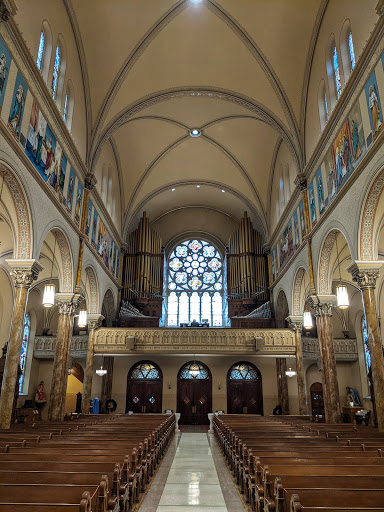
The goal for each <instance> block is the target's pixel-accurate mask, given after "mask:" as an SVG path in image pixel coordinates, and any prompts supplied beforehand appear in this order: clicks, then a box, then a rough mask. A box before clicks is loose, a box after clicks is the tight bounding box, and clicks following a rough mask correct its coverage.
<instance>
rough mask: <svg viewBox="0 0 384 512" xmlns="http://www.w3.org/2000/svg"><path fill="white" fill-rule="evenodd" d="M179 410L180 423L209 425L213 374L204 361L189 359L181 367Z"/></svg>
mask: <svg viewBox="0 0 384 512" xmlns="http://www.w3.org/2000/svg"><path fill="white" fill-rule="evenodd" d="M191 372H193V373H191ZM177 412H179V413H180V420H179V424H180V425H209V420H208V413H209V412H212V375H211V371H210V369H209V368H208V366H206V365H205V364H204V363H201V362H200V361H189V362H188V363H186V364H185V365H184V366H182V367H181V368H180V370H179V373H178V375H177Z"/></svg>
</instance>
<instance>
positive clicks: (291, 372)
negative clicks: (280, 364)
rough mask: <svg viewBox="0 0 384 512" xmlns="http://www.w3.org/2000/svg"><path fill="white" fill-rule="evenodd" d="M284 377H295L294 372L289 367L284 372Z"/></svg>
mask: <svg viewBox="0 0 384 512" xmlns="http://www.w3.org/2000/svg"><path fill="white" fill-rule="evenodd" d="M285 375H286V376H287V377H294V376H295V375H296V372H295V370H292V368H291V367H289V368H288V370H285Z"/></svg>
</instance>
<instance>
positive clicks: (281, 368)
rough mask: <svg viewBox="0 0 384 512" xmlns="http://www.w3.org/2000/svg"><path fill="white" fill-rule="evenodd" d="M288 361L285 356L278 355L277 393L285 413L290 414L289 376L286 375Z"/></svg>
mask: <svg viewBox="0 0 384 512" xmlns="http://www.w3.org/2000/svg"><path fill="white" fill-rule="evenodd" d="M286 369H287V361H286V359H285V357H276V375H277V394H278V399H279V404H280V405H281V408H282V412H283V414H289V398H288V377H287V376H286V375H285V371H286Z"/></svg>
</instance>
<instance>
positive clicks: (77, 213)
mask: <svg viewBox="0 0 384 512" xmlns="http://www.w3.org/2000/svg"><path fill="white" fill-rule="evenodd" d="M81 195H82V194H81V190H78V191H77V199H76V207H75V217H76V218H77V219H80V210H81Z"/></svg>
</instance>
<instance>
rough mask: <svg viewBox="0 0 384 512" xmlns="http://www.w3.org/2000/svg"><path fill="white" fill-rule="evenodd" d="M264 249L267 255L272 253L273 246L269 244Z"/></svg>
mask: <svg viewBox="0 0 384 512" xmlns="http://www.w3.org/2000/svg"><path fill="white" fill-rule="evenodd" d="M263 249H264V252H265V254H270V253H271V246H270V245H269V244H264V245H263Z"/></svg>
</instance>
